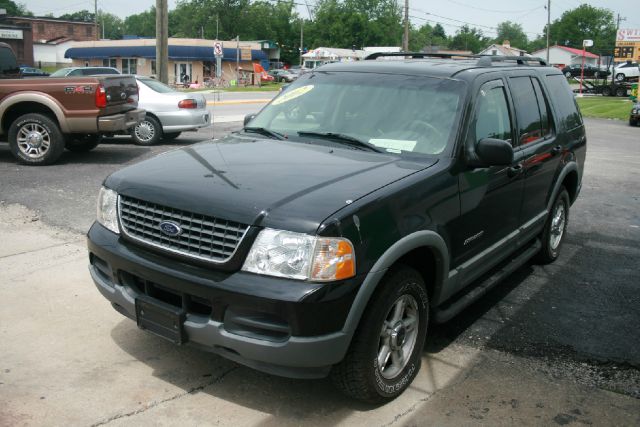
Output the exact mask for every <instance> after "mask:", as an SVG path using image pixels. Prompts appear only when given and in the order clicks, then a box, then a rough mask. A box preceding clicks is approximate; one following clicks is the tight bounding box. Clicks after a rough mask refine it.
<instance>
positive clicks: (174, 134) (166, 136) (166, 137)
mask: <svg viewBox="0 0 640 427" xmlns="http://www.w3.org/2000/svg"><path fill="white" fill-rule="evenodd" d="M181 133H182V132H171V133H164V134H163V135H162V139H164V140H165V141H173V140H174V139H176V138H177V137H179V136H180V134H181Z"/></svg>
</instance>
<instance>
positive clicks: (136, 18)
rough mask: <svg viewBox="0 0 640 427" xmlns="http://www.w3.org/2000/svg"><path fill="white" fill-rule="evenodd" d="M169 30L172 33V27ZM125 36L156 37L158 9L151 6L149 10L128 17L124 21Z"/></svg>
mask: <svg viewBox="0 0 640 427" xmlns="http://www.w3.org/2000/svg"><path fill="white" fill-rule="evenodd" d="M169 30H170V31H171V26H169ZM123 34H127V35H136V36H141V37H155V35H156V7H155V6H151V7H150V8H149V10H146V11H144V12H141V13H138V14H135V15H129V16H127V17H126V18H125V20H124V28H123ZM169 34H171V32H169Z"/></svg>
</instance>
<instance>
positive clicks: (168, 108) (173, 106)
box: [129, 76, 211, 145]
mask: <svg viewBox="0 0 640 427" xmlns="http://www.w3.org/2000/svg"><path fill="white" fill-rule="evenodd" d="M136 81H137V82H138V88H139V90H140V98H139V101H138V106H139V107H140V108H143V109H145V110H146V111H147V115H146V116H145V118H144V120H142V121H141V122H140V123H138V124H137V125H136V126H134V127H133V128H131V129H130V131H129V133H130V134H131V137H132V138H133V141H134V142H135V143H136V144H138V145H153V144H156V143H157V142H158V141H160V140H161V139H164V140H172V139H175V138H177V137H178V136H179V135H180V133H181V132H183V131H187V130H195V129H198V128H201V127H204V126H209V124H210V123H211V120H210V117H209V112H208V111H207V101H206V100H205V98H204V96H202V95H201V94H197V93H185V92H178V91H176V90H174V89H173V88H171V87H169V86H167V85H165V84H164V83H161V82H159V81H157V80H155V79H152V78H151V77H144V76H136Z"/></svg>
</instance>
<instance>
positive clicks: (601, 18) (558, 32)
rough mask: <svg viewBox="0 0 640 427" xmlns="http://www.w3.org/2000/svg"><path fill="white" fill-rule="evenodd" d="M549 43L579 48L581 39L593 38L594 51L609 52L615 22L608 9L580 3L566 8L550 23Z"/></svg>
mask: <svg viewBox="0 0 640 427" xmlns="http://www.w3.org/2000/svg"><path fill="white" fill-rule="evenodd" d="M550 36H551V39H550V43H551V44H552V45H553V44H559V45H563V46H569V47H574V48H578V49H581V48H582V41H583V40H587V39H589V40H593V48H592V50H594V51H603V52H611V51H612V50H613V46H614V44H615V36H616V24H615V22H614V19H613V12H611V11H610V10H608V9H604V8H599V7H593V6H590V5H588V4H582V5H580V6H579V7H577V8H575V9H572V10H568V11H566V12H564V13H563V14H562V16H561V17H560V18H559V19H556V20H555V21H553V23H552V24H551V32H550Z"/></svg>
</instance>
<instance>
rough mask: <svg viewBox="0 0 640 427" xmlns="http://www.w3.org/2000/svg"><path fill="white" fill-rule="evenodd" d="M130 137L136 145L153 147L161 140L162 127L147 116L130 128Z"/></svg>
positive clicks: (155, 120)
mask: <svg viewBox="0 0 640 427" xmlns="http://www.w3.org/2000/svg"><path fill="white" fill-rule="evenodd" d="M131 137H132V138H133V142H134V143H135V144H136V145H155V144H157V143H158V141H160V139H162V125H160V122H159V121H158V120H157V119H156V118H155V117H153V116H149V115H147V116H146V117H145V118H144V120H142V121H141V122H140V123H138V124H137V125H135V126H134V127H133V128H131Z"/></svg>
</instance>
